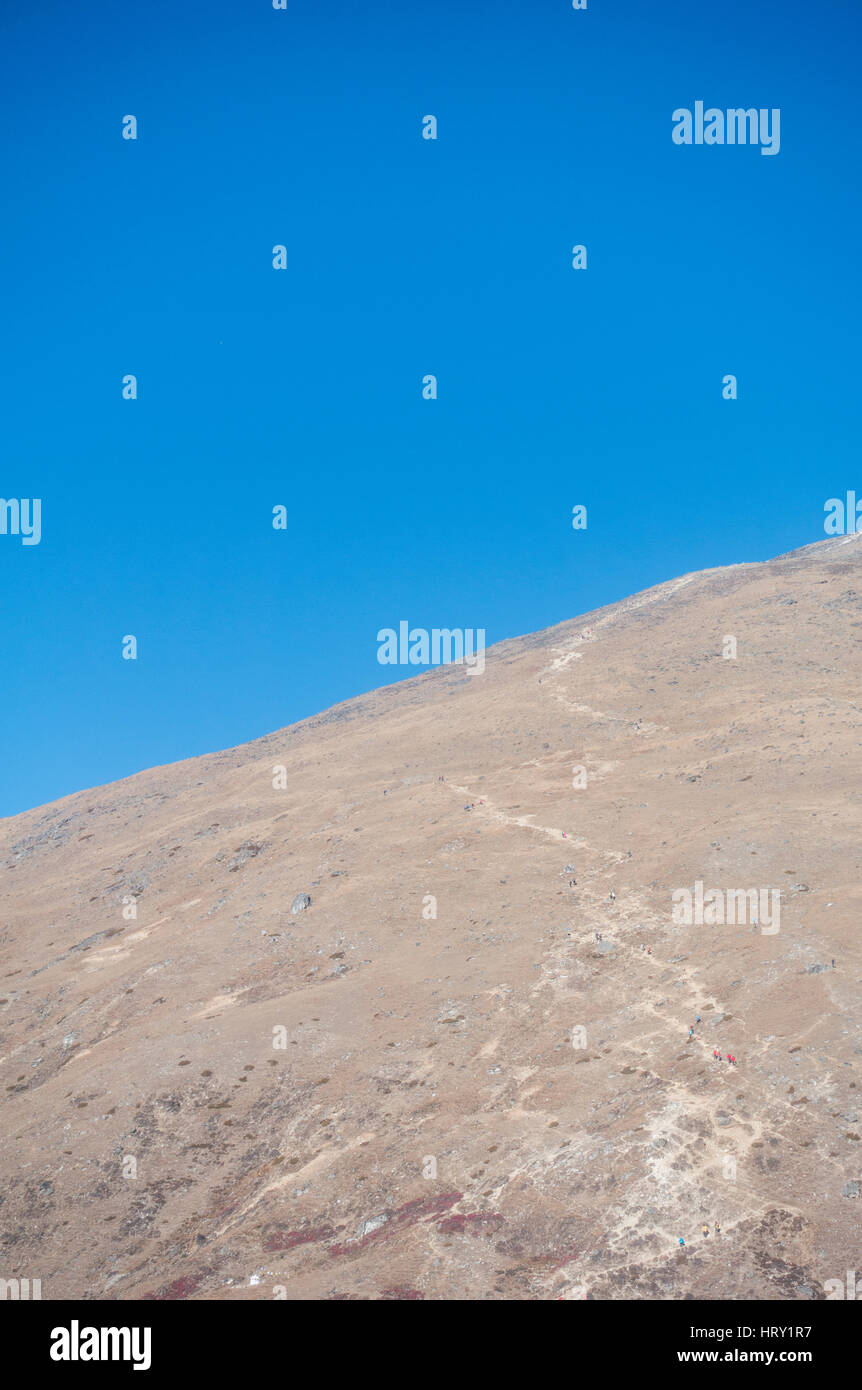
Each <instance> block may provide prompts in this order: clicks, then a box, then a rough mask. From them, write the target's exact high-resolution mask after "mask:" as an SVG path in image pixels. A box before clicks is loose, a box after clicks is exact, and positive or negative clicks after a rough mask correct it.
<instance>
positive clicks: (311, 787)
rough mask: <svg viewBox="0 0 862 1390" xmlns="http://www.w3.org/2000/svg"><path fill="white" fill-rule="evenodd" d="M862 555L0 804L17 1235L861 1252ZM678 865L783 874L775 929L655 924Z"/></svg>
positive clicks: (111, 1241)
mask: <svg viewBox="0 0 862 1390" xmlns="http://www.w3.org/2000/svg"><path fill="white" fill-rule="evenodd" d="M860 561H862V537H858V536H850V537H847V538H841V539H839V540H835V541H826V542H821V543H820V544H818V545H814V546H810V547H806V548H805V549H804V550H801V551H796V552H794V553H793V554H791V555H789V556H784V557H781V558H780V559H778V560H775V561H772V562H770V563H767V564H746V565H738V566H734V567H732V568H730V569H721V570H710V571H706V572H704V573H701V574H694V575H689V576H686V577H685V578H684V579H679V580H675V581H673V582H671V583H668V584H663V585H660V586H659V587H657V588H655V589H651V590H649V591H647V592H646V593H643V594H639V595H637V596H635V597H633V598H631V599H628V600H626V601H625V602H623V603H619V604H614V605H612V606H610V607H608V608H606V609H602V610H601V611H599V612H597V613H593V614H589V615H586V616H584V617H581V618H578V619H577V620H575V621H573V622H569V623H564V624H562V625H561V626H559V627H556V628H553V629H551V630H549V631H547V632H543V633H539V634H537V635H535V636H532V637H528V638H521V639H517V640H514V641H509V642H504V643H501V644H500V645H499V646H497V647H495V648H492V649H491V650H490V651H489V653H488V655H487V666H486V669H485V671H484V673H482V674H475V675H469V674H467V672H466V671H465V670H464V668H462V667H449V668H444V669H440V670H438V671H433V672H428V673H425V674H423V675H421V676H418V677H416V678H415V679H413V680H411V681H409V682H406V683H403V684H399V685H397V686H393V687H390V688H388V689H386V690H383V691H381V692H379V693H377V694H374V695H369V696H363V697H362V698H360V699H357V700H352V701H349V702H348V703H346V704H344V705H340V706H338V707H336V708H335V709H333V710H330V711H328V712H327V713H326V714H324V715H321V716H320V717H318V718H316V719H312V720H308V721H306V722H304V723H302V724H299V725H296V726H294V727H292V728H289V729H284V730H282V731H280V732H279V733H276V734H272V735H270V736H269V737H267V738H264V739H260V740H258V741H257V742H255V743H251V744H248V745H246V746H244V747H241V748H237V749H233V750H231V751H229V752H225V753H219V754H213V755H211V756H208V757H202V758H195V759H192V760H190V761H188V762H185V763H180V764H177V765H174V766H170V767H161V768H155V769H153V770H151V771H148V772H144V773H141V774H139V775H137V776H135V777H131V778H128V779H127V780H125V781H123V782H118V783H115V784H114V785H111V786H108V787H103V788H100V789H97V790H95V791H87V792H81V793H78V794H76V795H74V796H70V797H67V798H65V799H64V800H62V801H60V802H57V803H56V804H55V805H53V806H50V807H47V808H41V809H39V810H37V811H34V812H30V813H27V814H24V815H21V816H17V817H15V818H14V819H11V820H6V821H3V822H2V823H0V863H2V866H3V872H2V903H0V913H2V915H0V1060H2V1092H0V1094H2V1097H3V1110H2V1126H0V1129H2V1139H0V1178H2V1202H0V1242H2V1245H1V1246H0V1250H2V1255H0V1277H3V1278H13V1277H19V1278H26V1277H29V1278H31V1279H32V1278H40V1279H41V1280H42V1295H43V1297H44V1298H67V1297H88V1298H94V1299H102V1298H109V1299H117V1298H119V1299H128V1298H137V1297H141V1296H143V1295H149V1296H154V1297H160V1298H185V1297H191V1298H273V1297H277V1296H279V1290H284V1291H285V1294H284V1296H286V1297H288V1298H295V1297H296V1298H303V1299H305V1298H309V1299H310V1298H372V1299H377V1298H422V1297H424V1298H426V1299H453V1298H471V1299H473V1298H524V1297H530V1298H556V1297H559V1296H566V1297H580V1296H582V1294H583V1292H584V1291H586V1292H587V1295H588V1296H589V1297H594V1298H614V1297H626V1296H636V1297H645V1298H683V1297H686V1296H689V1297H693V1298H702V1297H712V1296H718V1297H728V1298H741V1297H744V1296H747V1295H748V1296H754V1297H761V1298H775V1299H777V1298H800V1299H804V1298H807V1297H812V1296H813V1297H822V1296H823V1282H824V1281H825V1280H826V1279H830V1278H838V1279H843V1278H844V1275H845V1271H846V1270H847V1269H854V1268H856V1267H857V1265H858V1259H859V1247H858V1212H859V1210H860V1202H859V1199H858V1197H857V1196H856V1195H854V1194H857V1193H858V1192H859V1186H858V1184H859V1180H860V1176H862V1174H860V1166H862V1164H860V1135H862V1115H860V1104H862V1092H860V1089H859V1075H858V1073H859V1065H858V1064H859V1060H860V1054H862V1044H860V1034H859V1027H858V1025H859V1014H860V1006H859V979H860V974H862V969H860V965H862V962H860V951H859V945H858V931H857V930H856V922H857V919H858V915H859V910H860V905H862V903H860V899H862V888H860V882H862V880H860V862H859V861H860V848H859V838H860V837H859V827H860V815H859V812H860V800H862V787H861V786H860V776H859V774H860V761H862V757H860V732H862V713H860V699H862V695H860V674H862V661H860V641H862V582H860V580H862V570H861V569H860ZM857 586H858V587H857ZM587 632H588V635H586V636H584V635H582V634H584V633H587ZM727 635H733V636H735V637H736V639H737V643H738V654H737V657H736V659H725V658H724V657H723V655H722V651H723V644H724V639H725V637H726V636H727ZM279 766H283V767H284V769H285V770H286V777H285V778H284V779H283V780H285V781H286V786H284V787H283V788H278V787H274V786H273V781H274V778H275V780H276V781H278V780H279V778H278V775H277V773H276V772H274V769H277V768H278V767H279ZM581 766H583V767H585V768H586V772H587V785H586V787H576V786H573V777H574V778H575V780H577V778H576V774H575V773H574V772H573V770H574V769H576V768H578V767H581ZM441 778H443V779H444V780H439V779H441ZM471 804H472V809H466V810H465V805H468V806H469V805H471ZM567 865H573V866H574V871H573V872H572V871H571V870H567V869H566V866H567ZM572 878H576V880H577V883H576V885H575V886H570V880H571V879H572ZM697 880H701V881H702V882H703V884H704V886H705V889H706V890H709V889H722V890H730V889H741V890H746V889H751V888H757V889H761V888H762V889H769V888H774V889H780V890H781V897H780V904H781V919H780V931H778V932H777V933H773V934H770V933H769V932H764V931H763V930H762V926H763V923H762V922H761V926H760V928H754V929H753V928H752V926H751V925H750V924H749V923H747V922H746V923H744V924H742V925H714V926H710V925H692V926H681V925H677V924H675V922H674V921H673V918H672V898H671V895H672V893H673V892H674V890H677V889H681V888H693V886H694V884H695V882H696V881H697ZM300 893H307V894H309V895H310V897H311V905H310V907H308V908H307V909H306V910H304V911H300V912H297V913H292V912H291V905H292V904H293V902H294V899H295V897H296V895H297V894H300ZM611 893H614V894H615V897H614V898H611V897H610V896H609V895H610V894H611ZM124 900H125V910H126V914H127V915H126V916H125V917H124ZM131 902H134V904H135V910H136V917H135V918H134V919H129V916H128V914H129V912H130V910H131V909H130V906H129V904H130V903H131ZM435 908H436V916H434V915H433V913H434V911H435ZM423 914H424V915H423ZM597 932H598V933H601V937H602V939H601V940H597V939H596V933H597ZM647 947H648V948H649V952H648V951H647V949H646V948H647ZM833 958H834V960H835V966H834V968H833V967H832V964H831V962H832V960H833ZM698 1013H699V1014H700V1015H701V1016H702V1020H703V1021H702V1023H701V1024H699V1025H697V1027H696V1029H695V1035H694V1038H693V1040H692V1041H691V1042H689V1041H688V1029H689V1026H691V1025H694V1022H695V1017H696V1015H697V1014H698ZM577 1030H584V1031H583V1032H580V1031H577ZM573 1042H574V1043H575V1044H576V1045H573ZM714 1048H719V1049H720V1050H721V1051H722V1053H723V1054H724V1056H725V1057H726V1055H727V1053H728V1052H730V1053H732V1054H734V1055H735V1056H736V1057H737V1059H738V1061H737V1065H736V1067H732V1066H730V1065H728V1064H727V1062H726V1061H722V1062H718V1061H715V1060H713V1055H712V1054H713V1049H714ZM842 1194H845V1195H842ZM715 1220H718V1222H719V1224H720V1226H721V1233H720V1234H716V1233H714V1232H713V1234H711V1235H710V1236H709V1237H707V1238H704V1237H703V1236H702V1235H701V1226H702V1224H703V1223H704V1222H707V1221H708V1222H709V1225H710V1227H712V1224H713V1222H714V1221H715ZM680 1236H683V1237H684V1238H685V1241H686V1246H685V1248H684V1249H683V1248H681V1247H680V1245H679V1238H680ZM252 1280H253V1281H254V1282H252Z"/></svg>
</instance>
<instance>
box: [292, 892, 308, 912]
mask: <svg viewBox="0 0 862 1390" xmlns="http://www.w3.org/2000/svg"><path fill="white" fill-rule="evenodd" d="M307 907H311V898H310V897H309V896H308V894H307V893H297V895H296V897H295V898H294V900H293V902H292V903H291V906H290V910H291V912H292V913H293V914H294V915H296V913H297V912H304V911H305V909H306V908H307Z"/></svg>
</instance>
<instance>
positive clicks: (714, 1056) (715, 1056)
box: [712, 1047, 718, 1062]
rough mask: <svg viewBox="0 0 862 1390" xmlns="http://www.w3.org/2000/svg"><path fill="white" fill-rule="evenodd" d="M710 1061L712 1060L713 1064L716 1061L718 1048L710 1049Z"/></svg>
mask: <svg viewBox="0 0 862 1390" xmlns="http://www.w3.org/2000/svg"><path fill="white" fill-rule="evenodd" d="M712 1060H713V1061H714V1062H715V1061H717V1060H718V1048H717V1047H714V1048H713V1049H712Z"/></svg>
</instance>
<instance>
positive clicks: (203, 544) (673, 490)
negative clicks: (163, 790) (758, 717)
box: [0, 0, 862, 815]
mask: <svg viewBox="0 0 862 1390" xmlns="http://www.w3.org/2000/svg"><path fill="white" fill-rule="evenodd" d="M860 27H862V16H860V12H859V6H858V3H857V0H820V3H817V4H815V3H808V2H807V0H806V2H803V0H724V3H722V4H721V5H696V4H692V3H691V0H665V3H648V0H589V7H588V9H587V10H586V11H585V12H575V11H573V10H572V8H571V5H570V3H569V0H517V3H516V0H442V3H434V4H427V3H421V4H420V3H413V2H412V0H385V3H384V0H364V3H362V4H357V3H355V0H350V3H348V2H347V0H335V2H334V3H332V2H330V0H288V8H287V10H286V11H284V12H282V11H275V10H273V9H272V5H271V0H234V3H227V0H207V2H206V3H205V2H204V0H188V3H182V4H178V3H177V0H143V3H140V4H129V5H126V4H117V3H115V0H111V3H107V0H88V3H86V4H85V5H84V6H77V5H72V4H68V3H65V0H64V2H63V3H60V0H47V3H39V4H38V5H17V6H11V5H9V6H4V7H3V13H2V32H0V40H2V48H3V52H4V57H3V59H2V62H3V67H4V75H3V81H2V84H0V87H1V88H2V90H0V105H2V121H3V129H4V141H3V143H4V159H3V165H4V175H3V184H4V188H3V192H4V195H5V197H4V203H5V211H4V216H3V223H2V239H3V243H4V246H3V273H2V274H3V296H2V299H3V310H2V329H0V332H2V340H3V361H2V364H1V365H2V371H0V382H2V397H3V399H2V424H3V433H4V436H5V441H4V447H3V450H2V456H0V457H2V464H0V496H3V497H5V498H13V497H14V498H20V497H40V498H41V499H42V500H43V538H42V542H41V544H39V545H38V546H29V547H28V546H23V545H22V544H21V543H20V539H19V538H16V537H13V536H9V535H6V536H0V585H2V612H3V625H2V657H0V661H2V673H0V685H1V686H2V693H0V715H2V719H3V726H4V734H5V737H4V753H3V759H2V777H0V784H2V792H0V814H3V815H11V814H14V813H16V812H18V811H20V810H23V809H25V808H28V807H31V806H34V805H38V804H41V803H43V802H46V801H50V800H53V799H55V798H57V797H59V796H62V795H64V794H66V793H68V792H72V791H75V790H78V789H79V788H82V787H88V786H95V785H97V784H100V783H103V782H108V781H111V780H113V779H116V778H119V777H123V776H126V775H128V774H130V773H132V772H135V771H138V770H140V769H141V768H145V767H149V766H152V765H154V764H159V763H166V762H173V761H176V760H178V759H181V758H185V757H189V756H192V755H194V754H198V753H203V752H208V751H211V750H214V749H217V748H224V747H228V746H231V745H234V744H237V743H241V742H244V741H246V740H248V739H252V738H255V737H257V736H259V735H261V734H264V733H266V732H269V731H271V730H273V729H277V728H279V727H281V726H283V725H286V724H290V723H292V722H294V721H296V720H298V719H301V718H304V717H306V716H308V715H311V714H314V713H316V712H317V711H319V710H321V709H324V708H325V707H327V706H328V705H331V704H333V703H335V702H337V701H339V700H344V699H346V698H349V697H350V696H352V695H356V694H359V693H361V692H363V691H366V690H369V689H371V688H373V687H375V686H378V685H382V684H385V683H388V682H389V681H391V680H392V679H393V676H394V677H395V678H402V677H403V676H405V675H410V674H412V673H413V672H412V671H411V669H410V668H396V667H383V666H380V665H379V664H378V662H377V640H376V635H377V631H378V629H379V628H382V627H389V626H393V627H394V626H397V623H398V622H399V620H400V619H402V618H406V619H408V620H409V622H410V623H411V625H413V626H423V627H426V628H431V627H435V626H436V627H484V628H485V629H486V631H487V642H488V643H489V644H490V643H492V642H495V641H499V640H501V639H503V638H506V637H510V636H514V635H516V634H519V633H523V632H530V631H535V630H537V629H540V628H543V627H547V626H549V625H550V624H552V623H557V622H560V621H561V620H563V619H565V618H569V617H571V616H574V615H576V614H578V613H580V612H584V611H586V610H589V609H591V608H594V607H596V606H598V605H600V604H603V603H606V602H611V601H613V600H615V599H618V598H621V597H623V596H625V595H627V594H629V593H632V592H634V591H636V590H639V589H642V588H645V587H646V586H648V585H651V584H655V583H658V582H660V581H662V580H665V579H669V578H671V577H673V576H675V575H678V574H682V573H684V572H686V571H690V570H695V569H701V568H704V567H706V566H711V565H722V564H731V563H734V562H737V561H740V560H757V559H765V558H768V557H770V556H772V555H775V554H778V553H780V552H782V551H786V550H789V549H792V548H794V547H796V546H799V545H803V544H806V543H808V542H810V541H814V540H818V539H822V538H823V526H822V518H823V504H824V501H825V500H826V499H827V498H828V497H831V496H833V495H838V494H839V493H840V494H843V492H844V491H845V490H846V489H847V488H851V487H855V488H857V490H858V491H859V492H860V495H862V467H860V449H859V442H860V413H862V405H860V398H862V393H860V389H859V364H860V355H859V351H858V340H859V321H860V302H859V283H860V270H859V258H860V249H859V245H860V243H859V228H860V215H859V214H860V206H859V204H860V193H859V182H860V181H859V158H860V156H859V132H860V120H859V97H858V76H859V62H860V44H859V38H860ZM699 99H703V100H705V102H706V103H707V105H714V106H716V107H719V108H723V109H724V108H727V107H735V106H742V107H750V106H754V107H757V108H760V107H768V108H772V107H779V108H780V109H781V151H780V153H779V154H778V155H777V156H776V157H771V158H768V157H763V156H762V155H761V154H760V153H759V150H758V149H757V148H748V147H736V148H730V147H726V146H725V147H712V148H707V147H678V146H676V145H674V143H673V142H672V140H671V128H672V122H671V113H672V112H673V110H674V109H675V108H677V107H689V108H693V106H694V103H695V101H696V100H699ZM127 114H134V115H135V116H136V117H137V120H138V123H139V130H138V135H139V138H138V140H137V141H136V142H132V141H125V140H123V139H122V138H121V122H122V118H123V116H124V115H127ZM427 114H433V115H435V116H436V117H437V119H438V122H439V130H438V135H439V138H438V139H437V141H436V142H433V141H426V140H423V139H422V138H421V118H422V117H423V116H424V115H427ZM276 243H284V244H285V245H286V246H287V249H288V262H289V264H288V269H287V270H286V271H284V272H276V271H274V270H273V269H272V265H271V262H272V247H273V246H274V245H275V244H276ZM576 243H584V244H586V246H587V248H588V257H589V262H588V269H587V271H586V272H576V271H574V270H573V269H572V268H571V250H570V248H571V247H572V246H573V245H574V244H576ZM126 373H134V374H135V375H136V376H137V378H138V383H139V398H138V399H137V400H136V401H124V400H123V399H122V397H121V381H122V378H123V376H124V375H125V374H126ZM425 373H434V374H435V375H436V376H437V377H438V380H439V398H438V399H437V400H436V401H433V402H429V401H423V400H422V398H421V394H420V382H421V378H422V377H423V375H424V374H425ZM726 373H734V374H736V375H737V376H738V379H739V399H738V400H737V401H734V402H729V401H724V400H722V396H721V380H722V377H723V376H724V375H725V374H726ZM277 503H284V504H285V505H286V506H287V507H288V510H289V515H290V527H289V530H288V531H287V532H286V533H285V532H276V531H274V530H273V529H272V524H271V522H272V516H271V513H272V507H273V506H274V505H276V504H277ZM576 503H584V504H586V505H587V507H588V509H589V511H588V516H589V525H588V529H587V531H586V532H584V533H576V532H574V531H573V530H572V529H571V524H570V517H571V510H572V507H573V505H574V504H576ZM127 633H134V634H135V635H136V636H137V638H138V642H139V659H138V660H137V661H136V662H131V661H124V660H122V658H121V641H122V638H123V636H124V635H125V634H127Z"/></svg>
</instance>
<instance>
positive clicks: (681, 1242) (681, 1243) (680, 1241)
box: [679, 1236, 685, 1245]
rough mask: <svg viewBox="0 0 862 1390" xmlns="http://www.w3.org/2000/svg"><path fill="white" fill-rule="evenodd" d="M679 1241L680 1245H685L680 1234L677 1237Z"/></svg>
mask: <svg viewBox="0 0 862 1390" xmlns="http://www.w3.org/2000/svg"><path fill="white" fill-rule="evenodd" d="M679 1243H680V1245H685V1241H684V1240H683V1238H682V1236H680V1238H679Z"/></svg>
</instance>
